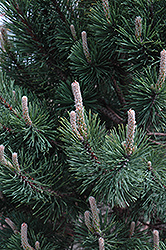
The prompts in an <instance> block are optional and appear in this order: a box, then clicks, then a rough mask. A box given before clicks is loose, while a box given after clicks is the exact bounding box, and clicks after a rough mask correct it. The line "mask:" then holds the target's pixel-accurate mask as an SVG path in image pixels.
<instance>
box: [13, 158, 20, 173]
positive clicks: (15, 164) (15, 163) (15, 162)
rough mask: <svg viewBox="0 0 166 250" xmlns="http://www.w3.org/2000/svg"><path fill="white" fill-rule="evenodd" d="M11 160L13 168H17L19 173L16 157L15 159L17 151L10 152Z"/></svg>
mask: <svg viewBox="0 0 166 250" xmlns="http://www.w3.org/2000/svg"><path fill="white" fill-rule="evenodd" d="M12 162H13V166H14V168H15V169H17V171H18V172H19V173H20V172H21V171H20V166H19V163H18V159H17V153H13V154H12Z"/></svg>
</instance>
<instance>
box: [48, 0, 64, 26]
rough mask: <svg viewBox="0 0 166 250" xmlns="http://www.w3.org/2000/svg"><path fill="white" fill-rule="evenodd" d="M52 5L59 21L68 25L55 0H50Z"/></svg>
mask: <svg viewBox="0 0 166 250" xmlns="http://www.w3.org/2000/svg"><path fill="white" fill-rule="evenodd" d="M51 1H52V3H53V4H54V6H55V8H56V11H57V13H58V14H59V17H60V19H61V20H62V21H63V22H64V23H65V24H68V22H67V20H66V17H65V15H64V14H63V13H62V11H61V9H60V7H59V3H58V2H57V1H56V0H51Z"/></svg>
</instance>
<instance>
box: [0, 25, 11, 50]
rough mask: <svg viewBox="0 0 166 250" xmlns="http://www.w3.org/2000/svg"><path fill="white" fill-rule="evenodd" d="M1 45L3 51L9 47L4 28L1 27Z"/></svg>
mask: <svg viewBox="0 0 166 250" xmlns="http://www.w3.org/2000/svg"><path fill="white" fill-rule="evenodd" d="M1 47H2V49H3V50H4V51H5V50H8V49H9V41H8V36H7V31H6V29H5V28H1Z"/></svg>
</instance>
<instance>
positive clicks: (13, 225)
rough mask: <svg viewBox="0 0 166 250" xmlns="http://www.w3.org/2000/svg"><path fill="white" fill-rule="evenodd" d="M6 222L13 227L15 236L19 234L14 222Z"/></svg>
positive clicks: (7, 219) (8, 220)
mask: <svg viewBox="0 0 166 250" xmlns="http://www.w3.org/2000/svg"><path fill="white" fill-rule="evenodd" d="M5 222H6V223H7V224H8V225H9V226H10V227H11V229H12V230H13V232H14V233H15V234H16V233H18V230H17V227H16V225H15V224H14V222H13V221H12V220H10V219H9V218H6V219H5Z"/></svg>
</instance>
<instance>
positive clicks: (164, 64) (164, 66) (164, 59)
mask: <svg viewBox="0 0 166 250" xmlns="http://www.w3.org/2000/svg"><path fill="white" fill-rule="evenodd" d="M165 77H166V51H165V49H163V50H162V51H161V52H160V70H159V77H158V80H157V84H156V87H157V88H158V89H159V90H160V89H161V88H162V85H163V84H164V82H165Z"/></svg>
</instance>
